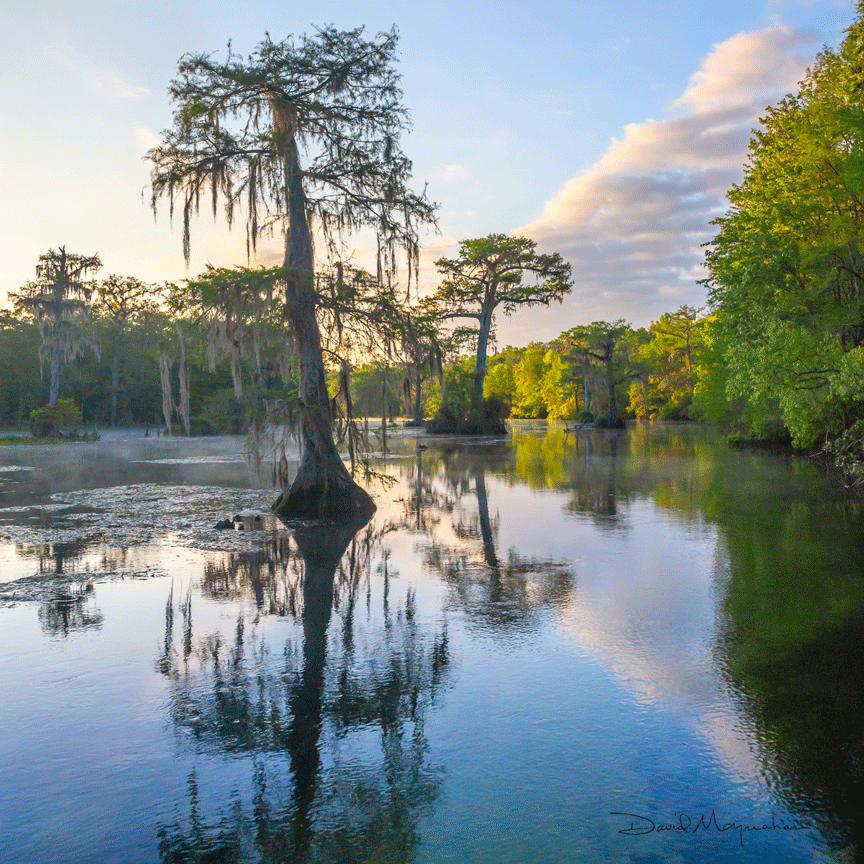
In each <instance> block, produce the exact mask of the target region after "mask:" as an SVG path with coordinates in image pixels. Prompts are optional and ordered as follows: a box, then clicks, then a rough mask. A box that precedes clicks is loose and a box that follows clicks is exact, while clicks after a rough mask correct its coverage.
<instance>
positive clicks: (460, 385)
mask: <svg viewBox="0 0 864 864" xmlns="http://www.w3.org/2000/svg"><path fill="white" fill-rule="evenodd" d="M474 380H475V379H474V364H473V361H472V360H471V358H470V357H466V358H463V359H462V362H460V363H456V364H452V365H450V366H448V367H447V368H446V369H445V370H444V390H443V395H442V396H441V401H440V403H439V404H438V405H437V407H436V410H435V416H434V417H432V419H431V420H429V421H428V422H427V424H426V431H427V432H429V433H430V434H433V435H504V434H506V433H507V426H506V424H505V423H504V420H505V419H506V418H507V417H508V416H509V414H510V405H509V404H508V403H507V402H505V401H504V400H503V399H500V398H498V397H497V396H490V397H487V398H484V399H482V400H481V402H480V404H479V405H477V403H476V402H475V400H474Z"/></svg>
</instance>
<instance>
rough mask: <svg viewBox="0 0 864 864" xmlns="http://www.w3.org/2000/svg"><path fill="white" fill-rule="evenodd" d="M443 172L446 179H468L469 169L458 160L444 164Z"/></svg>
mask: <svg viewBox="0 0 864 864" xmlns="http://www.w3.org/2000/svg"><path fill="white" fill-rule="evenodd" d="M441 173H442V174H443V175H444V179H445V180H467V179H468V169H467V168H466V167H465V166H464V165H460V164H459V163H458V162H456V163H454V164H453V165H442V166H441Z"/></svg>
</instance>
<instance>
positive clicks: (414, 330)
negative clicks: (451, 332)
mask: <svg viewBox="0 0 864 864" xmlns="http://www.w3.org/2000/svg"><path fill="white" fill-rule="evenodd" d="M401 342H402V352H401V353H402V355H403V357H404V366H405V373H406V374H405V382H404V386H405V395H406V402H407V404H408V412H409V413H411V411H412V407H413V414H414V418H413V420H412V421H411V423H410V424H409V425H411V426H422V425H423V401H422V390H423V382H424V381H427V380H428V379H429V378H431V377H432V376H433V375H436V374H438V375H440V374H441V373H442V372H443V364H442V354H443V349H442V346H441V342H440V339H439V335H438V329H437V327H436V322H435V319H434V317H433V316H431V315H428V314H423V311H422V310H417V311H414V310H411V311H409V312H407V313H406V315H405V325H404V328H403V336H402V340H401ZM412 402H413V406H412Z"/></svg>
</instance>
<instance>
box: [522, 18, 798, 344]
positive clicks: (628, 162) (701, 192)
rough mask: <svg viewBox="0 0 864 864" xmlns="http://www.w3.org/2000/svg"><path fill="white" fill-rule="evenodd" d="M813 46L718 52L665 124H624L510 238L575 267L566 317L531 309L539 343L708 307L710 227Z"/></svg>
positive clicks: (783, 32) (745, 36)
mask: <svg viewBox="0 0 864 864" xmlns="http://www.w3.org/2000/svg"><path fill="white" fill-rule="evenodd" d="M813 42H814V37H813V35H812V34H811V33H809V32H803V31H798V30H794V29H791V28H770V29H767V30H762V31H759V32H756V33H740V34H738V35H737V36H734V37H732V38H731V39H728V40H726V41H725V42H722V43H720V44H718V45H716V46H715V47H714V50H713V51H712V52H711V53H710V54H709V55H708V56H707V57H706V58H705V60H704V61H703V62H702V65H701V68H700V69H699V70H698V71H697V72H696V73H694V74H693V76H692V77H691V79H690V83H689V85H688V87H687V88H686V90H685V91H684V93H683V94H682V95H681V96H680V97H679V98H678V99H676V100H675V102H674V103H673V104H672V106H670V112H669V115H668V116H667V117H665V118H664V119H661V120H651V119H649V120H646V121H644V122H642V123H631V124H629V125H628V126H626V127H625V128H624V134H623V137H622V138H620V139H613V140H612V141H611V143H610V145H609V147H608V149H607V150H606V152H605V153H604V154H603V156H602V157H601V158H600V160H599V161H598V162H597V163H596V164H594V165H592V166H591V167H589V168H587V169H586V170H585V171H583V172H582V173H581V174H580V175H579V176H577V177H574V178H573V179H571V180H569V181H568V182H567V183H566V184H565V185H564V187H563V188H562V189H561V191H560V192H559V193H558V194H557V195H556V196H555V197H554V198H553V199H551V200H550V201H548V202H547V203H546V206H545V207H544V209H543V212H542V214H541V215H540V217H539V218H538V219H537V220H535V221H534V222H532V223H530V224H528V225H525V226H524V227H522V228H519V229H517V230H516V231H514V232H513V233H514V234H521V235H525V236H529V237H532V238H534V239H535V240H537V242H538V245H539V246H540V247H541V248H542V249H543V250H544V251H557V252H560V253H561V254H562V255H563V256H564V257H565V258H566V259H567V260H569V261H571V262H572V264H573V278H574V283H575V286H574V289H573V294H572V295H571V296H570V297H569V298H568V299H567V300H566V301H565V309H566V312H565V313H564V314H562V312H561V310H560V309H553V310H549V311H548V312H547V311H546V310H541V311H539V312H538V313H535V315H534V322H535V327H536V328H537V329H535V332H534V333H532V338H551V337H552V336H555V335H557V333H558V332H559V331H560V330H561V329H562V327H561V326H560V325H561V323H562V321H563V322H565V323H577V322H580V321H585V320H592V319H596V318H608V319H613V318H617V317H624V318H627V319H628V320H631V321H633V322H634V323H635V324H638V325H643V324H647V323H648V322H649V321H650V320H651V319H652V318H656V317H657V316H659V315H660V314H662V312H664V311H669V310H670V309H672V308H674V307H675V306H676V305H680V304H681V303H690V304H692V305H700V304H701V303H702V302H703V301H704V290H703V289H702V288H701V286H699V285H697V284H696V282H695V280H696V279H697V278H701V275H702V274H701V261H702V260H703V258H704V250H702V249H701V248H700V244H702V243H704V242H706V241H708V240H710V239H711V237H712V236H713V234H714V231H713V229H712V227H711V226H710V225H709V222H710V221H711V219H713V218H715V217H716V216H717V215H718V214H720V213H722V212H724V211H725V193H726V191H727V190H728V189H729V188H730V186H731V185H732V184H733V183H735V182H738V181H740V179H741V176H742V171H741V166H742V165H743V163H744V162H745V160H746V158H747V147H748V144H749V139H750V134H751V129H752V128H753V127H754V126H756V125H757V124H758V118H759V117H760V115H762V114H764V111H765V108H766V106H767V105H768V104H770V103H772V102H776V101H777V100H778V99H780V98H781V97H782V96H783V95H784V94H786V93H788V92H790V91H794V90H796V89H797V84H798V82H799V81H800V80H801V79H802V78H803V77H804V75H805V73H806V67H807V64H808V62H809V61H811V60H812V57H813V50H812V46H813ZM556 328H557V329H556ZM540 331H543V332H540ZM547 331H548V332H547Z"/></svg>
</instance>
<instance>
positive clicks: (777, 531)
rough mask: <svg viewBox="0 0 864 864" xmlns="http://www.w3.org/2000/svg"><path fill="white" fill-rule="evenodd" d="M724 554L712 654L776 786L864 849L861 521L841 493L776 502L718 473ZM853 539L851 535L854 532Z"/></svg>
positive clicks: (832, 839)
mask: <svg viewBox="0 0 864 864" xmlns="http://www.w3.org/2000/svg"><path fill="white" fill-rule="evenodd" d="M714 488H715V496H716V497H715V507H716V511H717V513H718V516H720V518H722V521H723V524H724V529H725V530H724V536H725V542H726V547H727V554H728V559H729V565H728V572H727V573H726V574H725V577H724V580H723V581H724V587H725V591H724V597H723V606H722V611H723V615H724V617H723V628H722V630H721V634H720V641H719V643H718V661H719V663H720V665H721V668H722V670H723V672H724V674H725V676H726V678H727V680H728V682H729V684H730V687H731V689H732V692H733V694H734V696H735V698H736V700H737V701H738V703H739V706H740V708H741V710H742V711H744V712H746V713H747V714H749V715H751V716H752V717H753V718H754V725H755V728H756V730H757V738H758V747H759V755H760V758H761V760H762V763H763V770H764V772H765V775H766V777H767V779H768V782H769V783H770V785H771V787H772V788H773V789H775V790H776V792H777V793H778V794H779V795H780V796H781V797H782V798H783V800H784V801H785V802H786V804H787V805H788V806H789V808H790V809H791V810H792V811H793V812H797V813H799V814H802V815H803V816H806V817H811V818H814V819H816V820H817V821H818V823H819V828H820V833H821V834H822V836H823V838H824V839H825V841H826V842H827V844H828V846H829V848H830V849H831V850H832V851H833V852H834V853H835V854H837V855H838V860H842V861H862V860H864V842H862V841H864V655H862V652H861V645H862V644H864V532H862V526H861V521H860V515H859V514H858V513H857V512H856V508H848V507H847V506H844V504H845V503H846V502H844V501H843V500H842V499H839V500H838V499H837V498H836V497H835V498H834V499H833V500H832V499H831V498H828V497H825V498H822V499H816V500H813V499H810V500H807V501H805V500H803V499H801V498H799V499H798V500H791V501H790V502H789V503H788V505H787V506H786V507H785V508H783V509H781V510H778V509H777V508H776V506H772V505H773V504H774V499H773V496H772V495H771V493H770V491H769V489H770V487H768V485H767V484H765V485H762V484H760V483H756V484H754V488H752V489H751V490H750V495H749V496H746V497H745V496H742V495H740V494H736V493H735V491H734V490H733V489H732V488H731V487H730V486H728V485H726V484H724V483H722V482H719V483H718V484H716V485H715V487H714ZM850 541H851V542H850Z"/></svg>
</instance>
